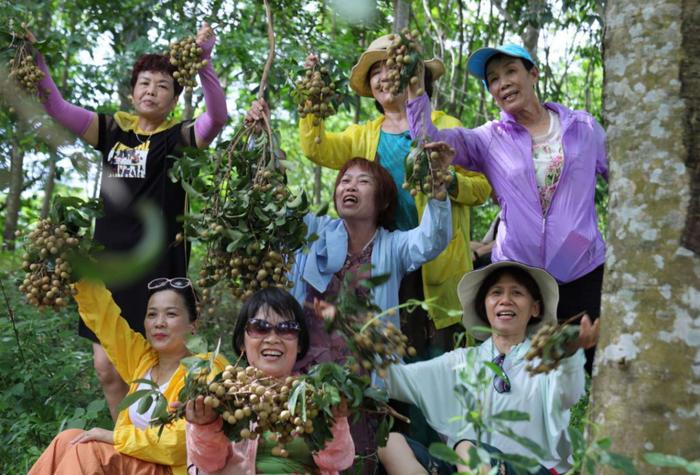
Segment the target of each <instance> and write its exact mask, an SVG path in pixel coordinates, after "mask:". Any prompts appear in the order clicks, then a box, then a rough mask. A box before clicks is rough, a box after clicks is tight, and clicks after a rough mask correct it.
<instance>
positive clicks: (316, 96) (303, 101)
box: [296, 64, 338, 143]
mask: <svg viewBox="0 0 700 475" xmlns="http://www.w3.org/2000/svg"><path fill="white" fill-rule="evenodd" d="M336 89H337V83H336V81H334V80H333V78H332V77H331V73H330V71H329V68H328V67H326V66H319V65H318V64H314V66H313V67H312V68H310V69H307V70H306V72H305V73H304V76H303V77H302V78H301V79H299V80H298V81H297V83H296V96H297V98H298V102H299V105H298V106H297V111H298V112H299V116H301V117H302V118H303V117H306V116H307V115H308V114H314V115H315V116H316V119H314V125H315V126H317V125H319V124H320V123H321V120H323V119H325V118H327V117H330V116H332V115H333V114H335V112H336V102H337V100H338V93H337V92H336ZM320 142H321V138H320V137H316V143H320Z"/></svg>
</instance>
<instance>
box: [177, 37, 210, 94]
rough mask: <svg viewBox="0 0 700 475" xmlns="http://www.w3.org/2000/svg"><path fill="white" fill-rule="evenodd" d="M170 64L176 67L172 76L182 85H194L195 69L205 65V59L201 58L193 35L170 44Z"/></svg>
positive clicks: (197, 69)
mask: <svg viewBox="0 0 700 475" xmlns="http://www.w3.org/2000/svg"><path fill="white" fill-rule="evenodd" d="M168 56H170V64H172V65H173V66H175V67H177V71H175V72H174V73H173V77H174V78H175V79H176V80H177V82H178V83H179V84H180V85H181V86H182V87H195V86H196V85H197V82H196V81H195V76H197V71H199V70H200V69H202V68H203V67H204V66H206V65H207V60H206V59H201V57H202V48H200V47H199V46H198V45H197V41H196V40H195V38H194V37H193V36H188V37H185V38H182V39H181V40H178V41H175V42H173V43H171V44H170V51H169V52H168Z"/></svg>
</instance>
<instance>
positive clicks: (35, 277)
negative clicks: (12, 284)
mask: <svg viewBox="0 0 700 475" xmlns="http://www.w3.org/2000/svg"><path fill="white" fill-rule="evenodd" d="M80 239H81V238H80V236H77V235H74V234H72V233H70V232H69V231H68V227H67V226H66V225H65V224H61V225H58V224H56V223H53V222H52V221H51V220H50V219H42V220H41V221H39V223H38V225H37V227H36V228H35V229H34V230H33V231H32V232H31V233H29V235H28V236H27V241H26V251H25V254H24V256H23V263H22V268H23V269H24V271H25V272H26V273H27V274H26V276H25V278H24V280H23V282H22V284H21V285H20V286H19V290H20V291H21V292H22V293H24V294H25V295H26V297H27V300H28V301H29V303H31V304H32V305H35V306H38V307H49V308H52V309H54V310H56V309H59V308H62V307H65V306H66V305H67V304H68V301H69V300H70V299H69V297H70V296H72V295H74V289H72V288H71V284H72V283H73V279H72V278H71V272H72V269H71V266H70V264H69V262H68V257H69V255H70V254H71V252H72V251H73V250H75V249H76V248H77V247H78V245H79V244H80Z"/></svg>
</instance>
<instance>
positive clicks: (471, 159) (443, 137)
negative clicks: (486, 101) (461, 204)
mask: <svg viewBox="0 0 700 475" xmlns="http://www.w3.org/2000/svg"><path fill="white" fill-rule="evenodd" d="M407 111H408V125H409V127H410V129H411V137H412V138H414V139H415V138H416V137H421V136H423V135H425V136H426V137H428V140H429V141H431V142H446V143H447V144H448V145H449V146H450V147H452V148H454V149H455V151H456V155H455V158H454V160H452V164H453V165H459V166H460V167H462V168H464V169H467V170H473V171H477V172H481V171H482V168H481V164H480V153H479V143H480V141H481V139H480V137H479V136H480V134H484V133H486V130H485V129H484V130H481V129H482V128H478V129H474V130H472V129H465V128H464V127H455V128H451V129H440V130H438V128H437V127H435V125H434V124H433V120H432V117H431V113H432V107H431V105H430V99H429V98H428V95H427V94H423V95H422V96H420V97H416V98H415V99H413V100H411V101H408V104H407Z"/></svg>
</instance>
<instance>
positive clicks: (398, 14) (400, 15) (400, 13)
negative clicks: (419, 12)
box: [392, 0, 411, 33]
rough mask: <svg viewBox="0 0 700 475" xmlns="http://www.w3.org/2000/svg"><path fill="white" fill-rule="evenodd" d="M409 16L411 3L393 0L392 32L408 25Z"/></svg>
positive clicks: (396, 31)
mask: <svg viewBox="0 0 700 475" xmlns="http://www.w3.org/2000/svg"><path fill="white" fill-rule="evenodd" d="M410 17H411V4H410V3H409V2H407V1H405V0H394V26H393V28H392V31H393V32H394V33H398V32H400V31H401V30H402V29H404V28H407V27H408V19H409V18H410Z"/></svg>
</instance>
